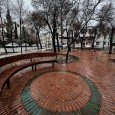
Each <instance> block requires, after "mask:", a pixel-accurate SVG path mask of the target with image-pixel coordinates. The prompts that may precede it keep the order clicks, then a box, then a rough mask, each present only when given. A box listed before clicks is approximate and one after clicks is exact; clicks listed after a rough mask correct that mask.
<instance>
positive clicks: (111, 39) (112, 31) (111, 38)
mask: <svg viewBox="0 0 115 115" xmlns="http://www.w3.org/2000/svg"><path fill="white" fill-rule="evenodd" d="M113 35H114V28H113V27H112V30H111V36H110V48H109V54H111V53H112V41H113Z"/></svg>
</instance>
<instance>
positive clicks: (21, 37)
mask: <svg viewBox="0 0 115 115" xmlns="http://www.w3.org/2000/svg"><path fill="white" fill-rule="evenodd" d="M21 21H22V20H21V17H20V43H21V44H20V47H21V54H22V37H21V32H22V22H21Z"/></svg>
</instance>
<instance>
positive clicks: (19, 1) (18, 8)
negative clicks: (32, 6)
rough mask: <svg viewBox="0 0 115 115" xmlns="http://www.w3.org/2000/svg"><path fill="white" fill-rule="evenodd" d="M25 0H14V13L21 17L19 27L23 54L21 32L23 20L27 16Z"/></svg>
mask: <svg viewBox="0 0 115 115" xmlns="http://www.w3.org/2000/svg"><path fill="white" fill-rule="evenodd" d="M24 4H25V3H24V0H15V2H14V14H15V15H16V16H17V17H18V19H19V27H20V46H21V54H22V43H23V41H22V37H21V32H22V22H23V17H24V16H25V13H26V12H25V9H24Z"/></svg>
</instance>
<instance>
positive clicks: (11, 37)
mask: <svg viewBox="0 0 115 115" xmlns="http://www.w3.org/2000/svg"><path fill="white" fill-rule="evenodd" d="M11 42H12V50H13V53H14V45H13V39H12V30H11Z"/></svg>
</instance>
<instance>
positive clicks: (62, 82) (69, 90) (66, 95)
mask: <svg viewBox="0 0 115 115" xmlns="http://www.w3.org/2000/svg"><path fill="white" fill-rule="evenodd" d="M21 98H22V102H23V104H24V106H25V108H26V110H27V112H28V113H29V114H31V115H36V114H38V115H76V114H80V115H84V114H85V115H96V114H97V113H98V112H99V110H100V107H101V94H100V93H99V91H98V89H97V87H96V86H95V84H94V83H93V82H92V81H91V80H89V79H88V78H87V77H86V76H83V75H81V74H79V73H75V72H71V71H58V70H51V71H46V72H42V73H40V74H38V75H35V76H34V77H33V78H31V79H30V80H29V81H28V82H27V83H26V85H25V87H24V89H23V90H22V93H21Z"/></svg>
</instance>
